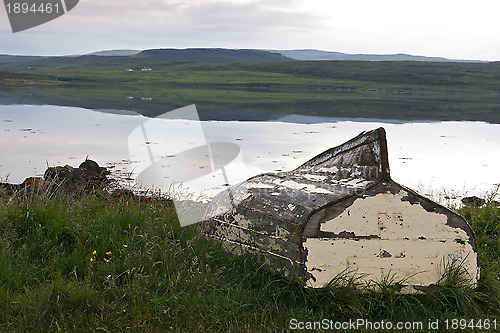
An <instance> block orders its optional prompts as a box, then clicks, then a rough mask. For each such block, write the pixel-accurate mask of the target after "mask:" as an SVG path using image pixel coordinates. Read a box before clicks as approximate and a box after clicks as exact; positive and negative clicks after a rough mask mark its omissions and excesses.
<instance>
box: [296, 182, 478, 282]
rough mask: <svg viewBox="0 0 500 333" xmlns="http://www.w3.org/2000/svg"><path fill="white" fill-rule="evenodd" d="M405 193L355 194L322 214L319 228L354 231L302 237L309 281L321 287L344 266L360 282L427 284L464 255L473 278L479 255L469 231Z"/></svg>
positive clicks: (464, 265) (333, 231)
mask: <svg viewBox="0 0 500 333" xmlns="http://www.w3.org/2000/svg"><path fill="white" fill-rule="evenodd" d="M406 194H407V193H406V192H405V191H401V192H399V193H398V194H391V193H380V194H377V195H376V196H373V197H366V198H362V199H357V200H356V201H354V203H353V204H352V205H351V206H350V207H348V208H346V209H345V210H344V211H343V212H342V213H341V214H340V215H338V216H336V217H334V218H331V219H328V217H326V219H325V220H326V221H325V222H324V223H322V224H320V230H321V231H324V232H331V233H334V234H337V235H339V234H340V233H342V232H344V233H346V232H347V233H351V234H350V235H355V236H356V237H353V238H348V239H347V238H307V239H306V241H305V243H304V247H305V248H307V250H308V257H307V262H306V266H307V269H308V271H309V272H310V273H311V274H312V275H313V276H314V277H315V278H316V281H315V282H314V281H313V280H312V279H311V280H310V281H309V283H310V285H311V286H313V287H322V286H324V285H325V284H327V283H328V282H329V281H330V280H331V279H332V278H334V277H335V276H336V275H337V274H340V273H342V272H344V271H346V270H347V271H348V272H354V273H356V274H359V275H360V276H361V280H362V281H364V282H370V281H377V280H378V281H380V280H382V279H383V278H384V277H387V276H388V275H390V276H394V278H395V279H396V281H400V280H402V284H409V285H421V286H427V285H429V284H432V283H436V282H438V281H439V279H440V278H441V276H442V274H443V272H444V268H445V267H446V265H449V264H450V263H451V262H453V261H458V262H460V261H462V260H463V267H464V268H465V269H466V270H467V272H468V273H469V275H470V277H471V279H472V281H473V283H477V276H476V275H477V274H476V273H477V272H476V267H477V256H476V253H475V252H474V250H473V248H472V246H471V244H470V243H469V236H468V235H467V233H466V232H465V231H464V230H462V229H459V228H453V227H450V226H448V225H447V224H446V223H447V216H446V215H443V214H438V213H430V212H428V211H426V210H425V209H424V208H423V207H422V206H421V205H418V204H415V205H412V204H411V203H409V202H407V201H402V198H403V197H404V196H405V195H406ZM360 237H361V238H360ZM362 237H365V238H362Z"/></svg>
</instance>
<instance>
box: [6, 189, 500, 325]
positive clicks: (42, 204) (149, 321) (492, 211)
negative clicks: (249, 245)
mask: <svg viewBox="0 0 500 333" xmlns="http://www.w3.org/2000/svg"><path fill="white" fill-rule="evenodd" d="M461 213H462V214H463V215H464V216H465V217H466V218H467V219H468V220H469V221H470V223H471V225H472V226H473V229H474V230H475V231H476V233H477V238H478V244H479V258H480V264H481V267H482V272H481V280H480V283H479V286H478V288H477V289H476V290H473V289H471V288H469V286H468V284H467V281H466V279H464V277H463V275H462V274H461V272H462V271H461V270H460V269H459V268H457V267H454V268H450V270H448V271H447V273H446V274H445V276H444V277H443V280H442V281H441V282H440V284H439V286H438V287H436V288H435V289H434V290H433V291H432V292H430V293H428V294H416V295H403V294H400V293H398V292H396V291H395V290H394V288H392V287H391V279H390V277H388V279H387V281H381V282H380V283H379V288H378V289H379V290H378V291H373V290H366V289H365V288H364V287H363V286H362V285H360V284H359V283H358V281H357V280H356V278H353V277H349V276H339V277H338V278H337V280H336V281H334V282H333V283H332V284H331V285H330V286H329V287H327V288H324V289H321V290H310V289H306V288H304V287H303V285H302V283H301V282H300V281H289V280H286V279H284V278H283V277H281V276H279V275H276V274H274V273H272V271H271V270H270V269H269V268H268V267H267V266H266V265H265V264H264V263H263V261H262V260H261V258H259V257H256V256H252V255H248V254H244V255H231V254H229V253H227V252H225V251H223V250H222V248H221V246H220V244H218V243H215V242H213V241H210V240H207V239H205V238H204V237H202V236H201V235H200V231H199V229H198V227H197V226H190V227H186V228H181V227H180V226H179V224H178V222H177V220H176V216H175V213H174V211H173V209H172V207H171V206H170V205H168V204H166V203H165V201H161V200H153V201H152V202H148V203H144V202H142V203H140V202H136V201H133V200H129V201H125V200H122V201H118V202H111V201H109V200H103V199H102V198H100V197H99V196H96V195H88V196H84V197H80V198H74V197H73V198H65V197H61V196H47V195H41V196H39V195H28V196H26V197H16V198H7V197H5V196H4V197H0V267H1V269H0V331H1V332H101V331H103V332H125V331H130V332H165V331H167V332H169V331H173V332H283V331H287V330H288V328H289V325H290V320H291V319H297V320H298V321H305V322H307V321H311V322H314V321H320V320H322V319H325V318H326V319H331V320H334V321H349V320H350V319H351V320H354V319H357V318H362V319H365V320H371V321H381V320H384V321H392V322H394V323H395V322H397V321H405V322H409V321H421V322H423V323H424V325H427V323H428V321H429V320H436V319H440V320H441V327H442V326H443V325H444V320H445V319H449V320H451V319H455V318H469V319H471V318H474V319H490V320H494V319H497V321H499V320H500V281H499V277H500V266H499V264H500V259H499V255H498V254H499V246H500V243H499V234H500V209H499V208H494V207H492V206H488V207H484V208H465V209H463V210H462V211H461ZM417 331H418V330H417ZM478 331H480V330H478Z"/></svg>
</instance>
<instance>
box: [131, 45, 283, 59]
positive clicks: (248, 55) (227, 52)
mask: <svg viewBox="0 0 500 333" xmlns="http://www.w3.org/2000/svg"><path fill="white" fill-rule="evenodd" d="M133 57H134V58H136V59H141V60H150V61H189V62H215V63H238V62H276V61H292V59H290V58H288V57H286V56H283V55H280V54H277V53H274V52H268V51H259V50H240V49H203V48H196V49H154V50H145V51H142V52H140V53H138V54H136V55H135V56H133Z"/></svg>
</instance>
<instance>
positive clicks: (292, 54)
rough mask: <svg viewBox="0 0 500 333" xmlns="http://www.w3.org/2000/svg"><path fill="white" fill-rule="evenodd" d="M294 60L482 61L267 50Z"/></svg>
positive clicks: (317, 51)
mask: <svg viewBox="0 0 500 333" xmlns="http://www.w3.org/2000/svg"><path fill="white" fill-rule="evenodd" d="M269 52H275V53H278V54H281V55H284V56H286V57H289V58H292V59H294V60H358V61H431V62H483V61H479V60H453V59H447V58H441V57H424V56H414V55H409V54H347V53H341V52H329V51H321V50H269Z"/></svg>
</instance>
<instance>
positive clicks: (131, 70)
mask: <svg viewBox="0 0 500 333" xmlns="http://www.w3.org/2000/svg"><path fill="white" fill-rule="evenodd" d="M125 71H126V72H133V71H134V70H133V69H132V68H127V69H126V70H125Z"/></svg>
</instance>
